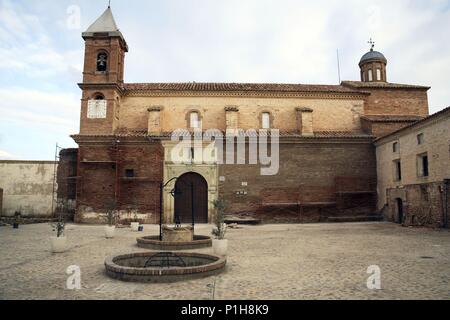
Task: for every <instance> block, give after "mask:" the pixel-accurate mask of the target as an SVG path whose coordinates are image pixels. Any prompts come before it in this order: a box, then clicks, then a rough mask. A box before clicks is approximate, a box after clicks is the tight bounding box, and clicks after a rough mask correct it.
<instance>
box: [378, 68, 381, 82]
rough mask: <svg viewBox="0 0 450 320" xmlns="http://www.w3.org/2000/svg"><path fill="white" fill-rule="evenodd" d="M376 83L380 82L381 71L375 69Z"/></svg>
mask: <svg viewBox="0 0 450 320" xmlns="http://www.w3.org/2000/svg"><path fill="white" fill-rule="evenodd" d="M377 81H381V69H377Z"/></svg>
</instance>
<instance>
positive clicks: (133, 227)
mask: <svg viewBox="0 0 450 320" xmlns="http://www.w3.org/2000/svg"><path fill="white" fill-rule="evenodd" d="M139 226H140V223H139V218H138V211H137V210H134V217H133V220H132V221H131V230H133V231H135V232H138V231H139Z"/></svg>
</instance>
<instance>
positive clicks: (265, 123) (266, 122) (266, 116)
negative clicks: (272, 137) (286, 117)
mask: <svg viewBox="0 0 450 320" xmlns="http://www.w3.org/2000/svg"><path fill="white" fill-rule="evenodd" d="M261 122H262V123H261V126H262V128H263V129H270V113H269V112H263V114H262V116H261Z"/></svg>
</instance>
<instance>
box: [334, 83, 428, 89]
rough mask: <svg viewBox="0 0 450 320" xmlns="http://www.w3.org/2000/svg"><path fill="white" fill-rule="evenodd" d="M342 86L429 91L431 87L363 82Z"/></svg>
mask: <svg viewBox="0 0 450 320" xmlns="http://www.w3.org/2000/svg"><path fill="white" fill-rule="evenodd" d="M342 85H343V86H346V87H350V88H354V89H371V88H375V89H422V90H429V89H430V87H426V86H418V85H410V84H400V83H389V82H362V81H342Z"/></svg>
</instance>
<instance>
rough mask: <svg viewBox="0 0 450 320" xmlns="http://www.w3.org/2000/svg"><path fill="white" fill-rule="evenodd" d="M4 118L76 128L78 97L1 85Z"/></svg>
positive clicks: (62, 128)
mask: <svg viewBox="0 0 450 320" xmlns="http://www.w3.org/2000/svg"><path fill="white" fill-rule="evenodd" d="M0 101H2V104H1V105H0V113H1V114H2V118H3V119H4V121H6V122H9V123H15V124H16V125H19V126H21V127H24V128H26V127H27V126H30V125H32V126H39V127H43V128H45V130H56V131H61V132H65V133H67V135H69V134H71V133H76V132H77V131H78V120H79V119H78V118H79V98H78V97H76V96H75V95H73V94H65V93H59V92H43V91H37V90H33V89H31V90H30V89H27V88H20V87H10V88H4V89H0Z"/></svg>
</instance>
